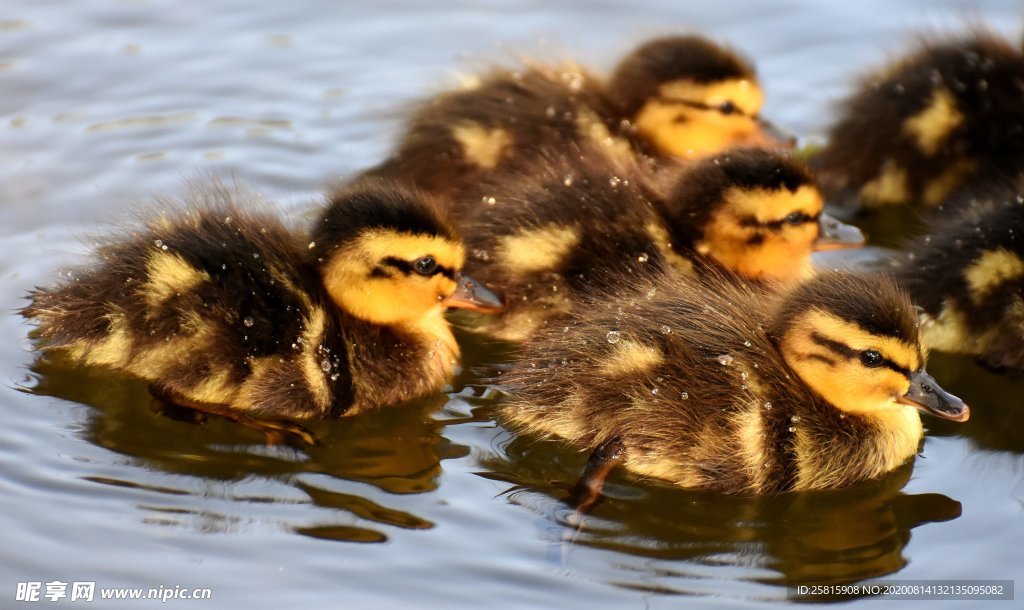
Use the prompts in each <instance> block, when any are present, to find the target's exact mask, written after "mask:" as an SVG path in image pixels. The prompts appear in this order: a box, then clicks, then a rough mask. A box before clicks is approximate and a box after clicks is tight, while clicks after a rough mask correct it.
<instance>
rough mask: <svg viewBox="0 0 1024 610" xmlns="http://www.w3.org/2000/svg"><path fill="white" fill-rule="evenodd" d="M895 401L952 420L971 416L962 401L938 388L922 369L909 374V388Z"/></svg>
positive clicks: (961, 419)
mask: <svg viewBox="0 0 1024 610" xmlns="http://www.w3.org/2000/svg"><path fill="white" fill-rule="evenodd" d="M896 402H898V403H901V404H904V405H908V406H911V407H914V408H916V409H919V410H920V411H922V412H924V413H930V414H932V415H935V416H937V417H941V418H943V419H951V420H953V421H959V422H965V421H967V419H968V418H969V417H970V416H971V409H970V408H969V407H968V406H967V405H966V404H964V401H962V400H960V399H959V398H957V397H956V396H953V395H952V394H950V393H949V392H947V391H945V390H943V389H942V388H940V387H939V384H938V383H936V382H935V379H933V378H932V376H931V375H929V374H928V372H927V371H925V370H924V369H921V370H920V371H918V372H916V373H914V374H913V375H911V376H910V389H909V390H907V393H906V394H904V395H903V396H900V397H899V398H897V399H896Z"/></svg>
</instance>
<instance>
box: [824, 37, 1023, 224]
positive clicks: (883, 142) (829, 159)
mask: <svg viewBox="0 0 1024 610" xmlns="http://www.w3.org/2000/svg"><path fill="white" fill-rule="evenodd" d="M1022 83H1024V53H1022V51H1021V49H1020V48H1018V47H1017V46H1016V45H1013V44H1011V43H1009V42H1007V41H1006V40H1003V39H1001V38H999V37H998V36H997V35H995V34H992V33H988V32H984V31H976V32H973V33H971V34H968V35H964V36H959V37H954V38H945V39H938V40H925V41H923V42H922V43H921V44H920V45H919V47H918V48H917V49H916V50H915V51H913V52H911V53H909V54H907V55H906V56H904V57H902V58H901V59H898V60H897V61H895V62H893V63H892V64H890V65H888V66H885V67H883V68H882V69H881V70H878V71H876V72H874V73H872V74H869V75H867V76H866V77H865V78H863V79H862V80H861V82H860V86H859V89H858V90H857V91H856V92H855V93H853V95H851V96H850V97H849V98H847V99H846V100H845V101H844V102H842V104H841V106H840V108H839V113H838V114H839V116H840V118H839V120H838V121H837V122H836V123H835V124H833V125H832V127H831V128H830V130H829V141H828V145H827V147H826V148H825V149H824V151H823V152H822V153H821V155H820V156H819V157H818V159H817V161H816V169H817V170H818V173H819V179H820V180H821V183H822V186H823V188H824V189H825V192H826V194H827V195H828V196H829V197H830V198H833V197H836V198H838V199H841V200H842V199H845V200H846V203H848V204H851V205H854V204H858V203H859V204H862V205H865V206H868V207H871V206H879V205H883V204H913V205H919V204H920V205H928V206H933V205H937V204H940V203H942V202H944V201H945V200H946V199H947V198H948V197H949V196H950V194H952V193H954V192H955V191H957V190H959V189H961V188H963V187H965V186H968V185H971V184H981V183H984V182H987V181H988V180H989V179H991V178H992V177H993V176H995V175H1000V174H1002V173H1003V172H1005V171H1007V170H1009V171H1012V172H1016V173H1018V174H1019V173H1021V172H1024V103H1022V102H1021V100H1022V96H1024V89H1022V87H1024V85H1022Z"/></svg>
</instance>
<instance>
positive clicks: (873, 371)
mask: <svg viewBox="0 0 1024 610" xmlns="http://www.w3.org/2000/svg"><path fill="white" fill-rule="evenodd" d="M770 334H771V336H772V338H773V340H774V341H775V342H776V345H777V346H778V349H779V352H780V353H781V354H782V357H783V359H784V360H785V362H786V364H787V365H788V366H789V368H790V369H792V370H793V371H794V372H795V373H796V374H797V375H798V376H799V377H800V379H801V380H803V382H804V383H805V384H806V385H807V386H808V387H810V388H811V389H812V390H813V391H814V392H815V393H816V394H818V395H819V396H820V397H821V398H823V399H824V400H825V401H827V402H828V403H829V404H831V405H832V406H834V407H835V408H837V409H839V410H840V411H841V412H843V413H851V414H857V415H859V416H862V417H867V418H877V419H880V420H883V421H885V420H889V421H891V420H894V419H895V420H899V419H903V421H906V419H905V418H907V417H908V416H907V413H908V411H906V408H907V407H914V408H916V409H918V410H921V411H923V412H926V413H930V414H932V415H936V416H938V417H942V418H944V419H951V420H954V421H961V422H962V421H967V418H968V417H969V416H970V410H969V409H968V407H967V405H966V404H964V402H963V401H962V400H960V399H959V398H957V397H956V396H954V395H952V394H950V393H948V392H946V391H945V390H943V389H942V388H941V387H939V384H938V383H936V381H935V380H934V379H933V378H932V377H931V376H930V375H929V374H928V372H927V371H926V370H925V358H924V355H923V352H922V349H921V340H920V336H919V334H918V322H917V313H916V311H915V309H914V307H913V306H912V305H911V303H910V299H909V297H908V296H907V295H906V294H905V293H904V292H903V291H902V290H901V289H900V288H899V287H898V286H897V284H896V282H895V281H894V280H893V279H891V278H889V277H886V276H881V275H874V276H868V275H861V274H853V273H842V272H828V273H823V274H821V275H818V276H816V277H815V278H814V279H812V280H809V281H807V282H805V283H804V284H802V285H801V286H799V287H797V288H796V289H794V290H793V291H792V292H790V293H789V294H788V295H787V296H786V298H785V300H784V301H783V304H782V305H781V307H780V309H779V311H778V312H776V315H775V317H774V320H773V323H772V328H771V331H770ZM915 422H916V424H917V426H918V427H919V426H920V423H919V420H915Z"/></svg>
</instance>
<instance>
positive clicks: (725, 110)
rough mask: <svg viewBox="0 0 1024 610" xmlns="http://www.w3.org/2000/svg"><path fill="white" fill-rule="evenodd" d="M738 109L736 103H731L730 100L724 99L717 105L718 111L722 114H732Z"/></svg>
mask: <svg viewBox="0 0 1024 610" xmlns="http://www.w3.org/2000/svg"><path fill="white" fill-rule="evenodd" d="M738 110H739V108H737V107H736V104H734V103H732V100H726V101H724V102H722V103H721V104H720V105H719V106H718V111H719V112H721V113H722V114H727V115H728V114H733V113H735V112H737V111H738Z"/></svg>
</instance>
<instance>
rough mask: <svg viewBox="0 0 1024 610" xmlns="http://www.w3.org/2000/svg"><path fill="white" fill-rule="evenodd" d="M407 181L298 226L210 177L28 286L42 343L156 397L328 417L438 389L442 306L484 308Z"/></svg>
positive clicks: (376, 186) (444, 232) (444, 340)
mask: <svg viewBox="0 0 1024 610" xmlns="http://www.w3.org/2000/svg"><path fill="white" fill-rule="evenodd" d="M463 259H464V251H463V245H462V244H461V242H460V241H459V240H458V238H457V237H456V235H455V234H454V232H453V231H452V229H451V228H450V227H449V226H448V225H447V224H446V223H445V222H444V221H443V220H442V219H441V217H439V216H438V214H437V212H436V211H435V210H434V209H433V208H432V207H430V206H429V205H428V204H427V203H426V202H425V201H424V200H423V199H422V198H421V197H420V196H418V195H416V194H413V193H411V192H408V191H405V190H403V189H399V188H394V187H392V186H389V185H386V184H384V183H377V182H372V181H371V182H368V183H365V184H362V185H357V186H354V187H352V188H350V189H349V190H346V191H343V192H340V193H338V194H337V195H336V196H335V197H334V199H333V201H331V202H330V204H329V205H328V206H327V207H326V209H325V210H324V212H323V214H322V216H321V217H320V218H319V219H318V220H317V221H316V223H315V225H314V226H313V227H312V231H311V232H309V233H306V232H299V231H294V230H292V229H290V228H288V227H286V226H285V225H284V224H282V222H281V221H280V220H279V219H278V218H276V217H275V216H274V215H271V214H268V213H261V212H259V211H255V202H252V201H244V200H240V196H239V195H238V194H236V193H232V192H229V191H227V190H225V189H223V188H217V189H213V190H209V191H206V192H203V193H201V194H200V196H199V197H198V198H197V199H195V200H192V201H190V202H189V205H188V206H187V207H186V208H184V209H182V210H179V211H178V212H177V213H176V214H174V215H165V216H161V217H159V218H157V219H154V220H152V221H151V222H149V223H148V225H147V226H144V227H142V228H141V229H139V230H138V231H137V232H135V233H133V234H131V235H130V236H127V237H117V238H115V239H112V240H111V241H110V242H109V243H107V244H106V245H103V246H102V247H100V248H99V250H98V251H97V253H96V257H95V260H94V262H93V263H92V264H91V265H88V266H86V267H83V268H80V269H77V270H74V271H72V272H71V273H70V274H69V275H68V277H67V279H66V280H65V281H63V282H62V283H60V284H58V285H57V286H55V287H52V288H44V289H37V290H35V291H34V292H32V293H31V294H30V298H31V304H30V305H29V306H28V307H26V308H25V309H24V310H22V314H23V315H24V316H26V317H27V318H30V319H32V320H34V321H35V322H36V323H37V324H38V325H39V331H38V332H39V336H40V337H41V338H42V340H43V342H44V346H45V347H47V348H62V349H64V350H67V352H69V353H70V354H71V355H72V356H74V357H75V358H77V359H78V360H80V361H81V362H83V363H85V364H89V365H102V366H107V367H110V368H112V369H115V370H118V371H122V372H125V373H128V374H131V375H134V376H137V377H140V378H142V379H144V380H147V381H149V382H150V384H151V385H152V387H153V388H154V393H155V394H157V395H158V396H160V397H163V398H165V399H167V400H169V401H170V402H173V403H176V404H179V405H183V406H187V407H192V408H196V409H199V410H202V411H207V412H212V413H217V414H227V415H228V416H230V414H232V413H235V414H239V415H241V416H246V417H247V416H253V417H263V418H278V417H283V418H317V417H334V416H340V415H347V414H353V413H358V412H361V411H366V410H368V409H373V408H376V407H380V406H383V405H389V404H394V403H398V402H402V401H405V400H409V399H412V398H416V397H418V396H421V395H424V394H427V393H430V392H435V391H437V390H439V389H440V388H441V387H442V386H443V385H444V384H445V383H446V382H447V381H448V378H449V376H450V375H451V373H452V369H453V366H454V365H455V363H456V361H457V360H458V357H459V347H458V345H457V344H456V342H455V339H454V338H453V337H452V333H451V331H450V329H449V327H448V324H447V322H446V320H445V318H444V311H445V308H447V307H470V308H484V309H487V308H495V307H497V306H498V305H499V304H498V302H497V301H496V300H495V297H494V295H493V294H491V293H489V292H488V291H486V290H485V289H483V288H482V287H480V286H478V285H476V283H475V282H473V281H472V280H471V279H469V278H467V277H466V276H462V275H461V274H460V270H461V268H462V264H463Z"/></svg>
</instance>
